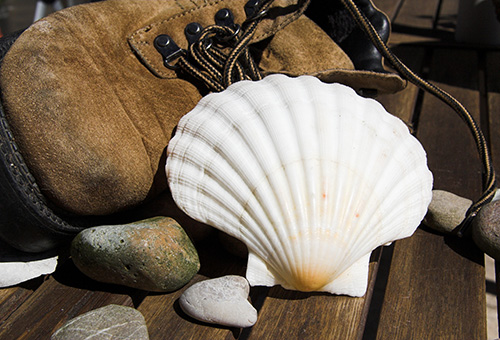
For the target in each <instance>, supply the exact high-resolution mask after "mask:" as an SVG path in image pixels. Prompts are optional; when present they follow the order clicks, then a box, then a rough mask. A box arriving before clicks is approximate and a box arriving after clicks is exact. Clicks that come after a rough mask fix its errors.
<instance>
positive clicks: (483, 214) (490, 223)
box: [472, 201, 500, 260]
mask: <svg viewBox="0 0 500 340" xmlns="http://www.w3.org/2000/svg"><path fill="white" fill-rule="evenodd" d="M472 239H473V240H474V242H475V243H476V245H477V246H478V247H479V248H480V249H481V250H482V251H484V252H485V253H486V254H488V255H489V256H491V257H492V258H494V259H495V260H500V201H495V202H491V203H488V204H486V205H485V206H484V207H482V208H481V210H480V211H479V213H478V214H477V216H476V217H475V218H474V221H473V222H472Z"/></svg>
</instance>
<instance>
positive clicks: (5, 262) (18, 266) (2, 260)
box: [0, 240, 59, 288]
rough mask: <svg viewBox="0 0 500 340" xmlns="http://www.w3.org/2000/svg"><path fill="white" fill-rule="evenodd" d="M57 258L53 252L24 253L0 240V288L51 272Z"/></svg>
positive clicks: (55, 265)
mask: <svg viewBox="0 0 500 340" xmlns="http://www.w3.org/2000/svg"><path fill="white" fill-rule="evenodd" d="M58 258H59V257H58V256H57V255H55V254H54V252H46V253H38V254H31V253H25V252H22V251H20V250H17V249H14V248H12V247H11V246H9V245H8V244H6V243H5V242H3V241H1V240H0V288H5V287H10V286H14V285H17V284H19V283H22V282H25V281H28V280H31V279H34V278H37V277H39V276H42V275H47V274H52V273H53V272H54V271H55V270H56V267H57V262H58Z"/></svg>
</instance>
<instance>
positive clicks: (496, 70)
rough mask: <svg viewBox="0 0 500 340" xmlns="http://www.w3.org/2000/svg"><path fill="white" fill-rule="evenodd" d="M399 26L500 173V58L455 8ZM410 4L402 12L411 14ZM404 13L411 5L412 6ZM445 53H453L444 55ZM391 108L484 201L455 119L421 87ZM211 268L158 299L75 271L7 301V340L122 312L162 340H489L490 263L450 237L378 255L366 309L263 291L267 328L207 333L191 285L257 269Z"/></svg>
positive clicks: (353, 302)
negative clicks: (461, 107) (458, 19)
mask: <svg viewBox="0 0 500 340" xmlns="http://www.w3.org/2000/svg"><path fill="white" fill-rule="evenodd" d="M375 3H376V4H377V5H378V7H379V8H381V9H382V10H384V11H385V12H386V13H387V14H388V15H389V16H390V17H394V18H395V22H394V32H393V34H392V37H391V46H392V47H393V49H394V51H395V53H396V54H397V55H398V56H400V57H401V59H402V60H403V61H404V62H405V63H407V64H408V65H409V66H410V68H411V69H413V70H415V71H417V72H418V73H419V74H421V75H423V76H424V77H425V78H427V79H429V80H430V81H432V82H434V83H436V84H438V85H439V86H441V87H443V88H444V89H445V90H447V91H449V92H450V93H451V94H453V95H454V96H456V97H457V98H458V99H459V100H460V101H461V102H463V103H464V104H465V105H466V106H467V107H468V108H469V109H470V110H471V112H472V113H473V114H474V116H475V117H476V118H477V119H478V121H480V122H481V123H482V125H483V128H485V131H486V132H487V136H488V138H489V140H490V143H491V146H492V154H493V159H494V162H495V164H496V168H497V169H498V168H500V154H499V152H500V134H498V131H500V115H498V114H497V113H496V114H495V112H496V111H498V108H499V107H500V82H499V80H500V65H499V62H498V60H499V57H500V53H499V52H497V51H492V50H488V49H474V48H471V47H470V46H460V45H457V44H455V43H453V41H452V39H453V26H452V25H453V22H454V21H453V20H454V18H455V17H454V15H456V3H457V2H455V1H444V3H443V7H442V10H441V19H440V20H439V21H438V26H437V31H436V30H432V24H433V15H434V13H435V9H436V6H437V0H405V1H395V0H376V1H375ZM401 4H402V5H401ZM400 5H401V6H400ZM443 46H444V47H443ZM379 100H380V101H381V102H382V103H383V104H384V106H385V107H386V108H387V109H388V110H389V111H390V112H392V113H393V114H395V115H397V116H398V117H400V118H402V119H403V120H404V121H406V122H407V123H408V125H409V126H410V127H411V128H412V129H414V130H415V134H416V136H417V137H418V138H419V139H420V140H421V142H422V143H423V145H424V147H425V149H426V151H427V153H428V155H429V166H430V168H431V170H432V171H433V174H434V177H435V187H436V188H439V189H445V190H449V191H452V192H455V193H457V194H460V195H462V196H466V197H469V198H475V197H476V196H477V195H478V193H479V189H480V172H481V168H480V163H479V161H478V158H477V155H476V150H475V147H474V144H473V142H472V138H471V137H470V134H469V132H468V130H467V129H466V128H465V125H464V124H463V122H462V121H461V120H460V119H459V118H458V117H457V115H456V114H455V113H453V112H452V111H451V109H449V108H447V107H446V106H445V105H444V104H443V103H441V102H439V101H438V100H437V99H436V98H434V97H432V96H430V95H428V94H426V93H423V92H422V91H420V90H419V89H418V88H417V87H415V86H413V85H411V84H409V85H408V87H407V88H406V89H405V90H404V91H402V92H400V93H398V94H396V95H385V96H381V97H380V98H379ZM199 252H200V258H201V261H202V269H201V271H200V273H199V274H197V275H196V276H195V278H194V279H193V280H192V281H191V282H190V283H189V284H188V285H187V286H186V287H184V288H183V289H181V290H179V291H177V292H173V293H169V294H156V293H155V294H148V293H146V292H142V291H137V290H133V289H127V288H123V287H118V286H114V285H105V284H99V283H97V282H94V281H92V280H90V279H87V278H85V277H84V276H83V275H82V274H80V273H79V272H78V271H77V270H76V268H75V267H74V265H73V264H72V262H71V261H70V260H69V261H67V262H66V263H65V264H64V265H62V266H61V267H60V268H59V269H58V271H57V272H56V273H55V274H54V275H51V276H48V277H46V278H44V279H37V280H33V281H31V282H28V283H26V284H22V285H19V286H17V287H12V288H8V289H3V290H0V339H9V340H10V339H18V338H19V339H47V338H49V337H50V334H52V333H53V332H54V331H55V330H56V329H57V328H59V327H60V326H61V325H62V324H63V323H64V322H66V321H67V320H69V319H71V318H73V317H75V316H77V315H80V314H82V313H84V312H87V311H89V310H92V309H95V308H99V307H102V306H105V305H107V304H110V303H116V304H122V305H127V306H132V307H135V308H137V309H138V310H139V311H140V312H141V313H142V314H143V315H144V317H145V319H146V322H147V325H148V330H149V334H150V338H151V339H153V340H154V339H167V338H172V339H173V338H176V339H235V338H237V339H288V338H294V339H366V340H367V339H441V338H446V339H486V325H485V322H486V311H485V309H486V307H485V286H484V266H483V255H482V253H481V252H480V251H479V250H478V249H477V248H476V247H475V246H474V244H473V243H472V242H471V241H470V240H469V239H467V238H465V239H456V238H453V237H450V236H448V237H445V236H442V235H440V234H437V233H434V232H432V231H430V230H428V229H427V228H426V227H425V226H422V227H421V228H420V229H419V230H418V231H417V232H416V233H415V235H414V236H412V237H411V238H409V239H405V240H401V241H397V242H395V243H394V244H393V245H391V246H390V247H384V248H383V249H382V248H380V249H377V250H376V251H375V252H374V254H373V255H372V258H371V263H370V276H369V289H368V293H367V294H366V296H364V297H362V298H349V297H345V296H332V295H327V294H315V293H312V294H309V293H299V292H292V291H287V290H284V289H282V288H280V287H273V288H262V287H254V288H252V290H251V294H250V297H251V300H252V303H253V304H254V306H255V307H256V308H257V309H258V310H259V319H258V321H257V324H256V325H255V326H254V327H252V328H249V329H231V328H226V327H218V326H213V325H207V324H203V323H201V322H198V321H195V320H192V319H191V318H189V317H188V316H186V315H185V314H184V313H183V312H182V311H181V310H180V308H179V306H178V301H177V300H178V298H179V296H180V294H181V293H182V292H183V291H184V290H185V289H186V288H187V287H188V286H189V285H191V284H193V283H195V282H197V281H200V280H204V279H207V278H214V277H219V276H221V275H226V274H239V275H242V274H244V271H245V260H244V259H243V258H240V257H238V256H234V255H231V254H229V253H227V252H226V251H225V250H224V249H223V248H222V247H221V245H220V244H219V243H218V241H217V239H215V238H211V239H210V240H209V241H208V242H204V243H200V245H199Z"/></svg>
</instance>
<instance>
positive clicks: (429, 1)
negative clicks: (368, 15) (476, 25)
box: [375, 0, 458, 43]
mask: <svg viewBox="0 0 500 340" xmlns="http://www.w3.org/2000/svg"><path fill="white" fill-rule="evenodd" d="M438 2H439V0H418V1H416V0H405V1H403V2H402V5H401V6H400V7H399V11H397V10H396V8H397V6H396V8H394V6H395V4H396V1H394V0H392V1H391V0H382V1H381V0H377V1H375V3H376V4H377V6H378V7H379V8H381V9H385V10H386V11H387V13H389V14H390V18H391V20H392V41H393V42H394V43H401V42H405V43H423V42H426V43H428V42H433V43H435V42H439V41H441V42H442V41H443V40H445V41H453V39H454V31H453V28H454V26H453V24H454V22H453V20H454V18H455V17H454V15H456V6H457V3H458V2H456V1H444V2H443V7H442V9H441V18H442V19H441V20H440V21H439V22H440V26H439V27H438V28H439V29H433V22H434V16H435V14H436V9H437V6H438ZM450 21H451V22H450Z"/></svg>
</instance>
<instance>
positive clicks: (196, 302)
mask: <svg viewBox="0 0 500 340" xmlns="http://www.w3.org/2000/svg"><path fill="white" fill-rule="evenodd" d="M249 291H250V286H249V284H248V281H247V280H246V279H245V278H244V277H241V276H237V275H228V276H223V277H220V278H216V279H211V280H206V281H202V282H198V283H195V284H194V285H192V286H191V287H189V288H188V289H186V291H185V292H184V293H183V294H182V295H181V297H180V298H179V304H180V306H181V308H182V310H183V311H184V312H185V313H186V314H187V315H189V316H191V317H193V318H195V319H197V320H200V321H203V322H208V323H213V324H218V325H223V326H229V327H238V328H240V327H241V328H245V327H251V326H253V325H254V324H255V322H257V310H256V309H255V308H254V307H253V306H252V305H251V304H250V302H249V301H248V293H249Z"/></svg>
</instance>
